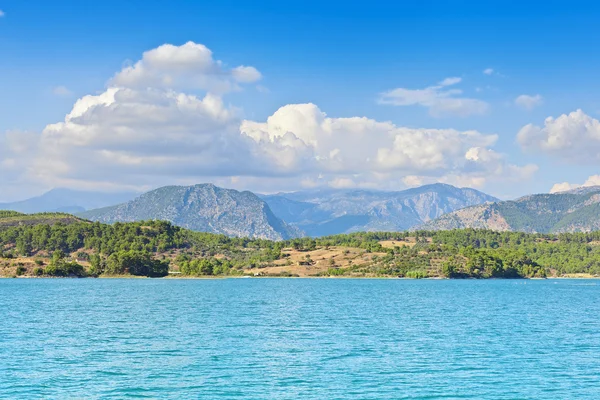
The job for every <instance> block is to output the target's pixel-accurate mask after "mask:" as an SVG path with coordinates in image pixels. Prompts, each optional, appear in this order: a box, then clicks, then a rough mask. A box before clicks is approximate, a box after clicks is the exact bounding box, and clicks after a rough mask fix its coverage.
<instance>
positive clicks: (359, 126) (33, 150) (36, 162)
mask: <svg viewBox="0 0 600 400" xmlns="http://www.w3.org/2000/svg"><path fill="white" fill-rule="evenodd" d="M260 77H261V75H260V72H258V70H256V69H255V68H253V67H248V66H239V67H234V68H226V67H225V66H224V63H222V62H220V61H215V60H214V59H213V57H212V53H211V52H210V50H209V49H207V48H206V47H204V46H202V45H199V44H195V43H186V44H184V45H182V46H179V47H177V46H172V45H164V46H160V47H158V48H156V49H154V50H150V51H148V52H146V53H144V55H143V57H142V59H141V60H140V61H138V62H137V63H135V64H134V65H133V66H131V67H126V68H124V69H123V70H122V71H120V72H118V73H117V74H116V75H115V76H114V77H113V78H112V79H111V80H110V81H109V84H108V86H107V88H106V89H105V90H104V91H103V92H101V93H98V94H94V95H88V96H84V97H82V98H80V99H78V100H77V101H76V102H75V103H74V105H73V107H72V110H71V111H70V113H69V114H68V115H66V117H65V118H64V120H63V121H60V122H56V123H52V124H49V125H47V126H46V127H45V129H43V131H42V132H40V133H29V132H6V133H4V134H3V135H0V173H2V176H3V180H2V182H1V183H0V189H2V190H4V189H5V188H4V186H5V185H11V183H13V184H14V183H16V182H21V183H22V182H37V183H42V184H44V185H45V186H46V187H58V186H66V187H74V188H85V189H102V190H111V189H112V190H119V189H140V190H143V189H147V188H150V187H156V186H159V185H163V184H191V183H197V182H203V181H212V182H214V183H216V184H220V185H223V186H230V187H240V188H252V189H254V190H263V191H270V190H292V189H298V188H301V187H315V186H321V185H328V186H331V187H339V188H347V187H371V188H382V189H398V188H402V187H406V186H415V185H420V184H424V183H431V182H438V181H441V182H447V183H452V184H457V185H461V186H478V187H481V186H482V185H485V184H486V183H487V182H490V181H491V182H494V181H495V182H499V181H506V180H510V179H517V180H519V179H527V178H529V177H530V176H531V175H532V174H533V173H534V172H535V169H536V167H535V166H531V165H529V166H516V165H512V164H510V163H508V162H507V161H506V159H505V157H504V155H502V154H500V153H498V152H496V151H495V150H494V145H495V142H496V140H497V136H496V135H493V134H485V133H481V132H477V131H458V130H454V129H424V128H423V129H419V128H406V127H402V126H398V125H395V124H393V123H391V122H385V121H376V120H373V119H369V118H365V117H348V118H334V117H329V116H328V115H326V113H325V112H324V111H322V110H321V109H319V107H317V106H316V105H314V104H290V105H286V106H283V107H281V108H280V109H279V110H276V111H275V112H274V113H273V114H272V115H271V116H270V117H268V118H267V119H266V120H262V121H252V120H245V119H243V117H242V111H241V110H240V109H238V108H236V107H234V106H231V105H228V103H227V102H226V101H224V99H223V96H224V95H225V93H227V92H228V91H231V90H239V89H241V88H243V85H244V84H249V83H253V82H255V81H257V80H258V79H260ZM459 81H460V79H459V78H449V79H446V80H444V81H443V82H441V83H440V85H439V87H440V88H443V87H447V86H452V85H455V84H457V83H458V82H459ZM424 96H425V97H426V95H424ZM13 187H16V186H14V185H13Z"/></svg>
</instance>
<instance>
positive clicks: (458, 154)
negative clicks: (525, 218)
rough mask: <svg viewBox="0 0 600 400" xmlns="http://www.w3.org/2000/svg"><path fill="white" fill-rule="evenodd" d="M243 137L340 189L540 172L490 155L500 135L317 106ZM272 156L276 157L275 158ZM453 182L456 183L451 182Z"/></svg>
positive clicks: (294, 107)
mask: <svg viewBox="0 0 600 400" xmlns="http://www.w3.org/2000/svg"><path fill="white" fill-rule="evenodd" d="M241 131H242V132H243V133H245V134H246V135H248V136H249V137H251V138H253V139H254V140H255V141H256V142H257V143H258V144H260V146H261V147H262V148H263V150H264V151H265V152H266V153H269V154H270V157H269V158H270V159H277V158H278V157H281V158H282V159H284V160H286V163H287V165H297V166H302V168H303V169H301V170H297V171H298V172H300V173H305V174H306V173H313V174H317V173H318V174H322V175H325V176H326V177H334V178H332V179H330V182H331V184H333V185H334V186H336V187H340V186H342V185H343V186H349V185H351V184H352V185H354V186H367V185H370V186H381V185H385V182H386V181H391V182H394V184H398V183H399V182H402V183H403V184H404V185H411V184H414V183H415V182H419V181H420V182H422V181H426V180H427V179H436V180H440V179H445V178H446V177H449V176H453V177H456V179H458V178H459V177H462V178H465V179H467V178H471V179H473V178H478V179H477V182H479V183H480V184H483V183H485V182H486V181H487V180H488V179H489V180H492V181H493V180H494V179H503V178H504V177H507V176H508V175H510V176H513V177H515V176H516V177H519V178H523V179H527V178H529V177H530V176H531V174H532V173H533V172H535V170H536V168H537V167H534V166H525V167H518V166H514V165H510V164H508V163H507V162H506V160H505V157H504V156H503V155H502V154H499V153H497V152H495V151H494V150H493V149H491V146H493V145H494V144H495V142H496V140H497V136H496V135H486V134H482V133H479V132H477V131H457V130H453V129H418V128H417V129H415V128H405V127H399V126H396V125H394V124H392V123H390V122H379V121H375V120H372V119H368V118H364V117H352V118H329V117H327V115H326V114H325V113H324V112H322V111H321V110H320V109H319V108H318V107H317V106H316V105H314V104H291V105H287V106H284V107H282V108H280V109H279V110H278V111H277V112H275V113H274V114H273V115H272V116H270V117H269V118H268V119H267V121H266V122H263V123H259V122H254V121H244V122H242V125H241ZM271 151H274V153H270V152H271ZM448 179H450V178H448Z"/></svg>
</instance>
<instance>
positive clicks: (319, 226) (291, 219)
mask: <svg viewBox="0 0 600 400" xmlns="http://www.w3.org/2000/svg"><path fill="white" fill-rule="evenodd" d="M261 198H262V199H263V200H265V202H266V203H267V204H268V205H269V207H270V208H271V210H273V213H274V214H275V215H276V216H278V217H279V218H281V219H283V220H284V221H286V222H287V223H289V224H291V225H293V226H296V227H297V228H299V229H300V230H302V231H303V232H305V233H306V234H307V235H308V236H326V235H333V234H338V233H350V232H358V231H403V230H407V229H409V228H412V227H414V226H418V225H420V224H423V223H425V222H428V221H430V220H432V219H435V218H437V217H440V216H441V215H443V214H445V213H448V212H451V211H454V210H458V209H460V208H464V207H468V206H472V205H476V204H483V203H486V202H495V201H498V199H497V198H495V197H492V196H489V195H487V194H485V193H482V192H480V191H477V190H475V189H469V188H457V187H454V186H451V185H446V184H441V183H437V184H433V185H425V186H421V187H418V188H413V189H408V190H403V191H397V192H385V191H375V190H362V189H361V190H356V189H355V190H340V189H337V190H336V189H319V190H307V191H301V192H294V193H278V194H275V195H261Z"/></svg>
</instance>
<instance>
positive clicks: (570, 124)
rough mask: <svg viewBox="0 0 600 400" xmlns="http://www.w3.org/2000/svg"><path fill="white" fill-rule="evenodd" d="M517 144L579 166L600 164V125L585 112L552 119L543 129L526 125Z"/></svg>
mask: <svg viewBox="0 0 600 400" xmlns="http://www.w3.org/2000/svg"><path fill="white" fill-rule="evenodd" d="M517 141H518V142H519V144H520V145H521V147H522V148H523V149H524V150H529V151H539V152H543V153H546V154H548V155H551V156H554V157H556V158H557V159H561V160H563V161H567V162H571V163H575V164H591V163H597V162H598V161H600V122H599V121H598V120H597V119H594V118H592V117H590V116H588V115H586V114H585V113H584V112H583V111H581V110H577V111H574V112H572V113H570V114H563V115H561V116H560V117H558V118H552V117H548V118H546V120H545V121H544V126H543V127H539V126H536V125H533V124H529V125H526V126H524V127H523V128H521V130H520V131H519V133H518V134H517Z"/></svg>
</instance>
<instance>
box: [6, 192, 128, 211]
mask: <svg viewBox="0 0 600 400" xmlns="http://www.w3.org/2000/svg"><path fill="white" fill-rule="evenodd" d="M135 196H136V194H135V193H133V192H123V193H100V192H86V191H80V190H71V189H60V188H59V189H52V190H50V191H49V192H46V193H44V194H42V195H41V196H37V197H32V198H30V199H26V200H22V201H16V202H12V203H0V210H12V211H18V212H22V213H40V212H68V213H76V212H81V211H85V210H91V209H94V208H100V207H106V206H111V205H113V204H119V203H123V202H125V201H129V200H131V199H133V198H134V197H135Z"/></svg>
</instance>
